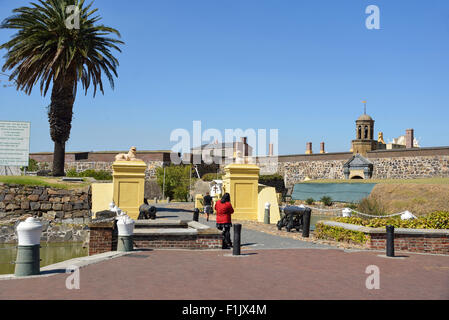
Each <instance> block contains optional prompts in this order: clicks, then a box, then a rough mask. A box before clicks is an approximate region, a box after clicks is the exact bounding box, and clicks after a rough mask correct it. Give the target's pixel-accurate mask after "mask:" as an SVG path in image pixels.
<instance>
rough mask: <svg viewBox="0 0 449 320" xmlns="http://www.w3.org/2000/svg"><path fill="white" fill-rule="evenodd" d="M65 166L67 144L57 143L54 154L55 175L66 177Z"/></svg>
mask: <svg viewBox="0 0 449 320" xmlns="http://www.w3.org/2000/svg"><path fill="white" fill-rule="evenodd" d="M64 165H65V142H57V141H55V149H54V152H53V175H54V176H57V177H60V176H63V175H64Z"/></svg>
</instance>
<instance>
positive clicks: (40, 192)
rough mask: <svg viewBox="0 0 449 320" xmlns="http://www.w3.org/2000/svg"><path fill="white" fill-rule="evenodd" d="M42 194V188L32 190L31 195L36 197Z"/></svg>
mask: <svg viewBox="0 0 449 320" xmlns="http://www.w3.org/2000/svg"><path fill="white" fill-rule="evenodd" d="M43 192H44V189H43V188H35V189H34V190H33V194H37V195H39V196H40V195H41V194H42V193H43Z"/></svg>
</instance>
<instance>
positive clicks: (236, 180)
mask: <svg viewBox="0 0 449 320" xmlns="http://www.w3.org/2000/svg"><path fill="white" fill-rule="evenodd" d="M224 171H225V176H224V179H223V180H224V181H223V188H224V189H225V191H224V192H228V193H229V194H230V195H231V204H232V207H233V208H234V214H233V215H232V217H233V218H234V219H244V220H257V207H258V206H257V195H258V185H259V171H260V168H259V167H258V166H257V165H255V164H238V163H233V164H230V165H227V166H226V167H225V168H224Z"/></svg>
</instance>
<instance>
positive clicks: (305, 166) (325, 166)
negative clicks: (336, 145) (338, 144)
mask: <svg viewBox="0 0 449 320" xmlns="http://www.w3.org/2000/svg"><path fill="white" fill-rule="evenodd" d="M346 161H347V160H328V161H325V160H317V161H296V162H279V164H278V173H279V174H280V175H282V176H283V177H284V182H285V185H286V186H287V187H290V186H292V185H294V184H295V183H299V182H302V181H304V179H305V178H307V177H308V178H310V179H344V174H343V164H344V163H345V162H346Z"/></svg>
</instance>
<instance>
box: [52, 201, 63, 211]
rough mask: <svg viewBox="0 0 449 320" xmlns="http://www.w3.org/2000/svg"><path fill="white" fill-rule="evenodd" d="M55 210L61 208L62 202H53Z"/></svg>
mask: <svg viewBox="0 0 449 320" xmlns="http://www.w3.org/2000/svg"><path fill="white" fill-rule="evenodd" d="M52 208H53V210H61V209H62V204H61V203H53V207H52Z"/></svg>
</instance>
